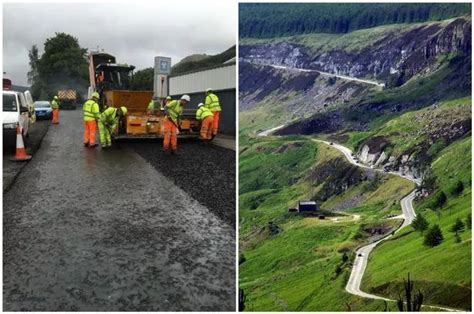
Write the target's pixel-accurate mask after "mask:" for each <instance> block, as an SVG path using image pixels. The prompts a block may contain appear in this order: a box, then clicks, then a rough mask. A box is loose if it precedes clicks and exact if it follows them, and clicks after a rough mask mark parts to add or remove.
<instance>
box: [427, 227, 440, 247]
mask: <svg viewBox="0 0 474 314" xmlns="http://www.w3.org/2000/svg"><path fill="white" fill-rule="evenodd" d="M441 242H443V232H442V231H441V229H440V228H439V226H438V225H434V226H433V227H431V228H430V229H428V232H426V234H425V241H424V244H425V245H427V246H430V247H435V246H437V245H440V244H441Z"/></svg>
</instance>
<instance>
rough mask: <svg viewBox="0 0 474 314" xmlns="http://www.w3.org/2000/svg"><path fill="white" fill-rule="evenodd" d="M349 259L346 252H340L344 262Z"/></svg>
mask: <svg viewBox="0 0 474 314" xmlns="http://www.w3.org/2000/svg"><path fill="white" fill-rule="evenodd" d="M348 260H349V255H347V253H346V252H344V253H343V254H342V262H343V263H346V262H347V261H348Z"/></svg>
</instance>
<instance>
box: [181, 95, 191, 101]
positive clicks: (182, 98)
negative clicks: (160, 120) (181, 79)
mask: <svg viewBox="0 0 474 314" xmlns="http://www.w3.org/2000/svg"><path fill="white" fill-rule="evenodd" d="M181 100H186V101H191V97H189V95H183V96H181Z"/></svg>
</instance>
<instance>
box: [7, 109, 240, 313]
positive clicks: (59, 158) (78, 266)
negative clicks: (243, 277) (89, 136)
mask: <svg viewBox="0 0 474 314" xmlns="http://www.w3.org/2000/svg"><path fill="white" fill-rule="evenodd" d="M81 122H82V121H81V112H80V111H79V110H78V111H68V112H65V111H62V112H61V113H60V124H59V125H53V126H51V127H50V129H49V131H48V133H47V135H46V136H45V138H44V140H43V143H42V147H41V148H40V149H39V150H38V151H37V153H36V155H35V158H34V159H33V160H32V161H31V162H30V163H29V164H28V165H27V166H26V167H25V168H24V169H23V171H22V172H21V174H20V175H19V176H18V178H17V180H16V181H15V183H14V184H13V186H12V188H11V189H10V190H9V191H8V192H7V193H6V194H5V195H4V213H3V223H4V231H3V232H4V238H3V239H4V240H3V241H4V243H3V245H4V255H3V263H4V266H3V280H4V286H3V309H4V310H6V311H18V310H23V311H68V310H81V311H105V310H108V311H143V310H146V311H158V310H162V311H164V310H168V311H173V310H175V311H179V310H188V311H191V310H194V311H206V310H208V311H209V310H212V311H219V310H221V311H222V310H227V311H231V310H234V309H235V231H234V229H233V228H232V227H231V226H229V225H228V224H225V223H222V221H221V220H220V219H219V218H217V217H216V216H215V215H213V214H212V213H211V212H210V211H209V210H208V209H207V208H206V207H204V206H203V205H201V204H200V203H198V202H197V201H196V200H195V199H193V198H191V197H190V196H189V195H188V194H186V193H185V192H184V191H183V190H182V189H180V188H179V187H177V186H176V185H174V184H173V183H172V181H171V180H170V179H168V178H167V177H165V176H164V175H163V174H161V173H160V172H158V171H157V170H156V169H155V168H154V167H152V166H151V165H150V164H149V163H147V162H146V161H145V160H144V159H143V158H142V157H140V156H139V155H138V154H136V153H134V152H133V151H131V150H129V149H121V150H119V149H112V150H110V151H101V150H100V149H95V150H93V149H87V148H84V147H83V146H82V143H81V142H82V123H81Z"/></svg>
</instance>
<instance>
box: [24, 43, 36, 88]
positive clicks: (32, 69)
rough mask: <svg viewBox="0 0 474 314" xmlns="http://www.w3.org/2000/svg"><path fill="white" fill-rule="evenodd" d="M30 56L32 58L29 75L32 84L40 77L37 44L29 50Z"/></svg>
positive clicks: (29, 81)
mask: <svg viewBox="0 0 474 314" xmlns="http://www.w3.org/2000/svg"><path fill="white" fill-rule="evenodd" d="M28 58H29V59H30V61H29V65H30V71H28V73H27V77H28V83H30V84H32V83H33V82H34V81H35V80H37V79H38V62H39V54H38V47H37V46H36V45H33V46H31V49H30V50H28Z"/></svg>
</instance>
